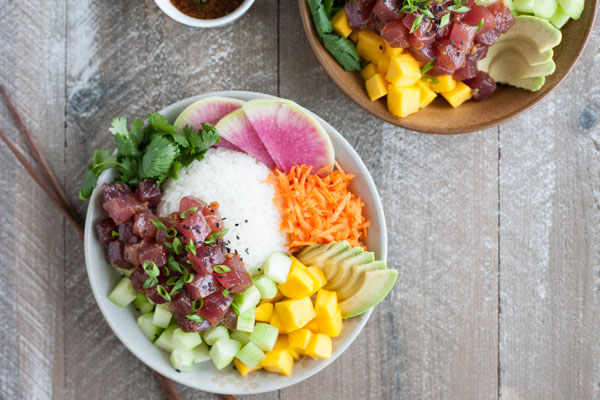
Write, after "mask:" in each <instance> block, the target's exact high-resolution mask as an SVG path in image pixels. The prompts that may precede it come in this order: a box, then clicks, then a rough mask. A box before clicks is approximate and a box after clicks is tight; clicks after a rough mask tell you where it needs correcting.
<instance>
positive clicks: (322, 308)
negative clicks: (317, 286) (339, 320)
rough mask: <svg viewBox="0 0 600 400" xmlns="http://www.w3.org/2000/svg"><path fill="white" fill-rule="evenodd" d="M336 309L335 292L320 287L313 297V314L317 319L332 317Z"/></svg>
mask: <svg viewBox="0 0 600 400" xmlns="http://www.w3.org/2000/svg"><path fill="white" fill-rule="evenodd" d="M337 309H338V301H337V293H336V292H333V291H331V290H325V289H321V290H319V291H318V292H317V298H316V299H315V314H316V315H317V319H333V317H334V316H335V313H336V312H337Z"/></svg>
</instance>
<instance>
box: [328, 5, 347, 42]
mask: <svg viewBox="0 0 600 400" xmlns="http://www.w3.org/2000/svg"><path fill="white" fill-rule="evenodd" d="M331 25H333V30H334V31H336V32H337V33H339V34H340V36H342V37H345V38H346V37H348V36H350V34H351V33H352V29H351V28H350V25H348V17H346V13H345V12H344V9H343V8H340V10H339V11H338V12H337V13H335V15H334V16H333V18H331Z"/></svg>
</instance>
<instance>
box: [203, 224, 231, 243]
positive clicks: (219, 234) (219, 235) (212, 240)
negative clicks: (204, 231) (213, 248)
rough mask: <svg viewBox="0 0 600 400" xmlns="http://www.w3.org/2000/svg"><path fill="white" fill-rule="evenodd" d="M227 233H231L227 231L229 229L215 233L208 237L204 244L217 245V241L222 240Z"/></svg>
mask: <svg viewBox="0 0 600 400" xmlns="http://www.w3.org/2000/svg"><path fill="white" fill-rule="evenodd" d="M227 232H229V229H227V228H225V229H219V230H218V231H214V232H213V233H211V234H210V235H208V238H207V239H206V240H205V241H204V244H213V243H216V242H217V240H219V239H222V238H223V236H225V235H226V234H227Z"/></svg>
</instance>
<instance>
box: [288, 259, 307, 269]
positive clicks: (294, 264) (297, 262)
mask: <svg viewBox="0 0 600 400" xmlns="http://www.w3.org/2000/svg"><path fill="white" fill-rule="evenodd" d="M290 258H291V259H292V265H291V266H290V270H291V269H292V268H294V267H300V268H302V269H303V270H305V271H306V268H307V267H306V265H304V264H303V263H302V261H300V260H298V259H297V258H296V257H294V256H290Z"/></svg>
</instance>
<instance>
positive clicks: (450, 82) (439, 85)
mask: <svg viewBox="0 0 600 400" xmlns="http://www.w3.org/2000/svg"><path fill="white" fill-rule="evenodd" d="M455 87H456V81H455V80H454V78H453V77H452V75H440V76H436V77H434V78H433V79H432V83H431V90H433V91H434V92H436V93H444V92H448V91H450V90H452V89H454V88H455Z"/></svg>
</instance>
